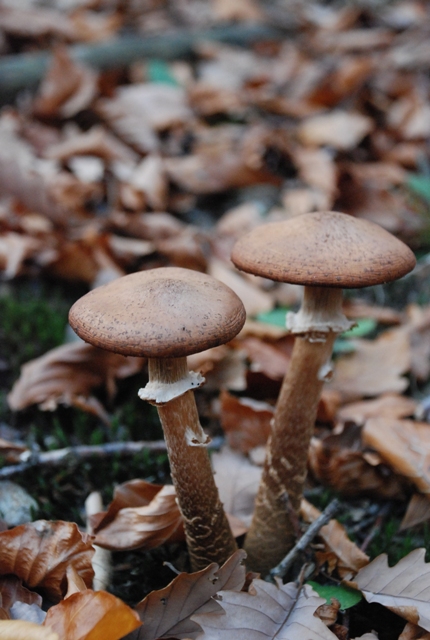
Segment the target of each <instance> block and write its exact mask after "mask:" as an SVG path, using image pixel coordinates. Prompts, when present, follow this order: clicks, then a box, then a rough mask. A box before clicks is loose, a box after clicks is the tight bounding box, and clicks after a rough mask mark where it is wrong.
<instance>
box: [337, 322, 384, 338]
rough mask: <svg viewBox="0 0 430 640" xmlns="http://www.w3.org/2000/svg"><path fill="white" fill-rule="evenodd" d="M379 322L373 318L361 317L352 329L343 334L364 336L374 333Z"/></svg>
mask: <svg viewBox="0 0 430 640" xmlns="http://www.w3.org/2000/svg"><path fill="white" fill-rule="evenodd" d="M377 324H378V323H377V322H376V320H374V319H373V318H360V320H357V322H356V324H355V326H354V327H352V329H349V331H345V333H343V334H342V337H343V338H363V337H364V336H367V335H368V334H369V333H372V331H374V330H375V329H376V326H377Z"/></svg>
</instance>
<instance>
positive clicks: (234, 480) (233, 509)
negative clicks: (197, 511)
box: [212, 447, 261, 535]
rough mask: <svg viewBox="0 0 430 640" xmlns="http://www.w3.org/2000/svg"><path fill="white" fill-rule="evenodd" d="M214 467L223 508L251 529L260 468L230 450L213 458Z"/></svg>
mask: <svg viewBox="0 0 430 640" xmlns="http://www.w3.org/2000/svg"><path fill="white" fill-rule="evenodd" d="M212 466H213V468H214V473H215V484H216V485H217V487H218V491H219V495H220V499H221V502H222V503H223V505H224V509H225V510H226V512H227V513H228V514H231V515H232V516H235V517H236V518H239V519H240V520H241V521H242V523H245V525H247V526H249V524H250V522H251V517H252V514H253V511H254V501H255V496H256V495H257V490H258V486H259V484H260V478H261V468H260V467H257V466H256V465H255V464H252V463H251V462H250V461H249V459H248V458H247V457H246V456H244V455H242V454H240V453H237V452H235V451H232V450H231V449H229V448H228V447H224V448H223V449H222V451H221V452H220V453H214V454H213V455H212ZM230 524H231V523H230ZM245 530H246V527H245ZM234 533H235V535H237V533H236V532H234ZM242 533H244V531H242Z"/></svg>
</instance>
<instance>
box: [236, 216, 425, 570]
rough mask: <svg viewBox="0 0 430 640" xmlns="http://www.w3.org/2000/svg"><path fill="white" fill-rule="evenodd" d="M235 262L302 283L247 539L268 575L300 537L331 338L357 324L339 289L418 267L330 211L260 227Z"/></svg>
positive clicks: (375, 229)
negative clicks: (346, 311)
mask: <svg viewBox="0 0 430 640" xmlns="http://www.w3.org/2000/svg"><path fill="white" fill-rule="evenodd" d="M232 261H233V263H234V264H235V265H236V266H237V267H238V268H239V269H241V270H243V271H246V272H248V273H251V274H254V275H257V276H263V277H265V278H270V279H272V280H276V281H280V282H290V283H294V284H300V285H304V295H303V304H302V307H301V309H300V310H299V312H298V313H297V314H292V313H291V314H288V315H287V328H289V329H290V331H291V332H292V333H293V334H295V335H296V336H297V338H296V340H295V343H294V348H293V353H292V357H291V362H290V366H289V368H288V371H287V373H286V375H285V378H284V381H283V383H282V387H281V391H280V395H279V398H278V401H277V405H276V409H275V415H274V418H273V423H272V431H271V437H270V439H269V443H268V447H267V454H266V461H265V466H264V471H263V476H262V480H261V484H260V488H259V491H258V495H257V498H256V506H255V513H254V518H253V521H252V524H251V528H250V531H249V532H248V534H247V537H246V541H245V549H246V551H247V554H248V563H249V567H250V569H252V570H253V571H260V572H261V573H263V574H267V573H268V572H269V571H270V569H271V568H273V567H274V566H276V565H277V564H278V563H279V562H280V560H281V559H282V558H283V557H284V555H285V554H286V553H287V552H288V551H289V550H290V549H291V547H292V546H293V545H294V542H295V538H296V533H297V522H298V511H299V508H300V502H301V499H302V494H303V485H304V482H305V479H306V473H307V457H308V449H309V443H310V439H311V436H312V434H313V429H314V424H315V419H316V412H317V407H318V401H319V397H320V393H321V389H322V386H323V384H324V381H325V380H326V379H328V378H329V376H330V372H331V364H330V359H331V353H332V347H333V343H334V340H335V338H336V336H337V335H338V334H339V333H341V332H343V331H345V330H346V329H348V328H349V327H350V326H351V324H352V323H350V322H349V321H348V320H347V318H346V317H345V316H344V315H343V313H342V288H359V287H368V286H371V285H376V284H380V283H384V282H389V281H392V280H396V279H397V278H400V277H401V276H403V275H405V274H406V273H408V272H409V271H411V270H412V269H413V267H414V266H415V256H414V254H413V252H412V251H411V250H410V249H409V247H407V246H406V245H405V244H404V243H403V242H401V241H400V240H398V239H397V238H395V237H394V236H393V235H391V234H390V233H388V232H387V231H385V230H384V229H382V228H381V227H379V226H378V225H376V224H373V223H371V222H368V221H366V220H362V219H358V218H354V217H352V216H349V215H346V214H343V213H337V212H333V211H329V212H318V213H308V214H304V215H299V216H296V217H293V218H291V219H289V220H287V221H283V222H274V223H269V224H267V225H263V226H260V227H257V228H256V229H254V230H253V231H251V232H250V233H248V234H247V235H245V236H244V237H242V238H241V239H240V240H239V241H238V242H237V243H236V244H235V246H234V248H233V252H232Z"/></svg>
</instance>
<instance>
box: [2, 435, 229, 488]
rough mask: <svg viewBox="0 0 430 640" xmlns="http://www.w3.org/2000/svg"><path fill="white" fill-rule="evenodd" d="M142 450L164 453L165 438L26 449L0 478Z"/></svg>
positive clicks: (218, 441)
mask: <svg viewBox="0 0 430 640" xmlns="http://www.w3.org/2000/svg"><path fill="white" fill-rule="evenodd" d="M223 442H224V439H223V438H221V437H217V438H213V439H212V440H211V441H210V443H209V445H208V448H209V449H219V448H220V447H221V445H222V444H223ZM142 451H151V452H153V453H163V452H165V451H166V443H165V442H164V440H152V441H151V440H142V441H140V442H107V443H105V444H99V445H79V446H76V447H65V448H64V449H55V450H53V451H44V452H42V453H34V452H30V451H25V452H24V453H22V454H21V455H20V459H21V460H22V462H21V463H19V464H14V465H10V466H6V467H3V468H1V469H0V479H2V478H9V477H10V476H14V475H17V474H19V473H23V472H24V471H28V469H31V468H33V467H39V466H51V467H57V466H59V465H61V464H63V463H64V461H65V460H66V459H68V458H69V459H72V460H74V461H77V462H81V461H82V460H87V459H88V458H108V457H109V456H113V455H121V456H125V455H129V456H130V455H131V456H133V455H136V454H137V453H141V452H142Z"/></svg>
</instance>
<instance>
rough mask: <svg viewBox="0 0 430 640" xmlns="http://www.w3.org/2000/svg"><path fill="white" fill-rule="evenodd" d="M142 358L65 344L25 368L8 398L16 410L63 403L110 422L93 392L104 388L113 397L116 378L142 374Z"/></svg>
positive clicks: (85, 346) (55, 405)
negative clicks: (92, 395)
mask: <svg viewBox="0 0 430 640" xmlns="http://www.w3.org/2000/svg"><path fill="white" fill-rule="evenodd" d="M142 362H143V361H142V360H141V359H140V358H126V357H124V356H121V355H119V354H115V353H111V352H109V351H104V350H102V349H97V348H96V347H93V346H92V345H89V344H84V343H83V342H73V343H70V344H65V345H62V346H60V347H57V348H55V349H52V350H51V351H48V352H47V353H46V354H45V355H43V356H41V357H40V358H36V359H35V360H31V361H30V362H28V363H27V364H25V365H23V367H22V370H21V376H20V377H19V378H18V380H17V381H16V382H15V384H14V385H13V387H12V390H11V391H10V393H9V395H8V403H9V406H10V408H11V409H12V410H13V411H21V410H22V409H25V408H26V407H29V406H31V405H32V404H39V405H40V408H41V409H45V410H52V409H54V408H55V407H57V406H58V405H59V404H66V405H77V406H79V407H81V408H84V409H86V410H90V411H92V412H94V413H97V415H99V417H100V418H101V419H103V420H104V421H107V422H109V418H108V416H107V414H106V411H105V410H104V408H103V407H102V405H101V404H100V403H99V402H98V401H97V400H96V399H95V398H91V391H92V390H93V389H94V388H96V387H99V386H102V385H104V386H105V387H106V389H107V391H108V393H109V394H110V395H111V396H112V395H113V394H114V392H115V379H116V378H125V377H127V376H130V375H133V374H134V373H137V372H138V371H140V369H141V366H142Z"/></svg>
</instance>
